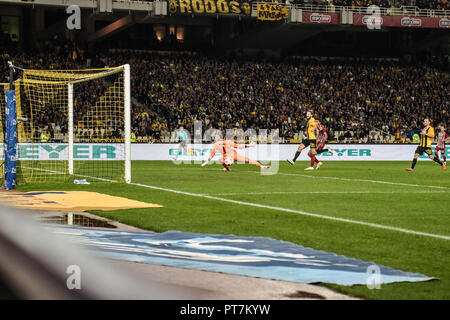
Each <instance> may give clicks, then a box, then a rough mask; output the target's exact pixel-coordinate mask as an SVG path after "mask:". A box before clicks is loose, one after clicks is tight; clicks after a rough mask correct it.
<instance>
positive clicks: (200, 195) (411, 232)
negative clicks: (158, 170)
mask: <svg viewBox="0 0 450 320" xmlns="http://www.w3.org/2000/svg"><path fill="white" fill-rule="evenodd" d="M130 185H134V186H138V187H143V188H148V189H153V190H160V191H165V192H171V193H176V194H182V195H186V196H192V197H197V198H204V199H210V200H217V201H223V202H229V203H234V204H239V205H244V206H250V207H256V208H262V209H270V210H275V211H282V212H289V213H296V214H299V215H303V216H308V217H314V218H320V219H326V220H332V221H337V222H345V223H351V224H358V225H362V226H367V227H373V228H378V229H384V230H390V231H397V232H403V233H407V234H412V235H418V236H425V237H430V238H437V239H443V240H450V236H444V235H438V234H433V233H426V232H420V231H414V230H408V229H403V228H397V227H391V226H385V225H381V224H377V223H370V222H364V221H358V220H351V219H345V218H338V217H331V216H327V215H322V214H316V213H310V212H305V211H301V210H294V209H288V208H282V207H275V206H269V205H265V204H260V203H253V202H246V201H239V200H233V199H227V198H221V197H216V196H211V195H207V194H202V193H192V192H186V191H181V190H175V189H168V188H162V187H156V186H151V185H146V184H142V183H135V182H131V183H130Z"/></svg>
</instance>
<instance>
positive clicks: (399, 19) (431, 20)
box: [353, 14, 450, 29]
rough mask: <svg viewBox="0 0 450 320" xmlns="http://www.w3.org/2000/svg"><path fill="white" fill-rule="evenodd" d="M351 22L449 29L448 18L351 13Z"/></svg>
mask: <svg viewBox="0 0 450 320" xmlns="http://www.w3.org/2000/svg"><path fill="white" fill-rule="evenodd" d="M353 24H354V25H355V26H374V24H376V25H378V26H380V27H410V28H434V29H449V28H450V18H435V17H410V16H374V15H361V14H355V15H353Z"/></svg>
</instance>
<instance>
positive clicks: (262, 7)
mask: <svg viewBox="0 0 450 320" xmlns="http://www.w3.org/2000/svg"><path fill="white" fill-rule="evenodd" d="M256 10H257V14H258V15H257V17H258V20H263V21H277V20H282V19H284V18H286V17H287V16H288V15H289V13H288V10H287V8H286V6H284V5H281V4H278V3H258V4H257V5H256Z"/></svg>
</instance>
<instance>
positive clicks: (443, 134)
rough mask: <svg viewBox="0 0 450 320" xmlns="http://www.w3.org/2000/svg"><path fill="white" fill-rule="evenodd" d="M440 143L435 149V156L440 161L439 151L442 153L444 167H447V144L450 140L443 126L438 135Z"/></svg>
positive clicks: (438, 142)
mask: <svg viewBox="0 0 450 320" xmlns="http://www.w3.org/2000/svg"><path fill="white" fill-rule="evenodd" d="M437 138H438V141H437V146H436V148H435V149H434V154H435V155H436V158H438V159H439V151H440V152H441V155H442V158H443V159H444V165H447V157H446V156H445V144H446V142H447V140H449V137H448V134H447V133H446V132H445V127H444V126H443V125H442V126H441V128H440V130H439V133H438V135H437Z"/></svg>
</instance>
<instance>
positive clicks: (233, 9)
mask: <svg viewBox="0 0 450 320" xmlns="http://www.w3.org/2000/svg"><path fill="white" fill-rule="evenodd" d="M251 11H252V8H251V2H250V1H242V0H169V13H171V14H237V15H245V16H250V14H251Z"/></svg>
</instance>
